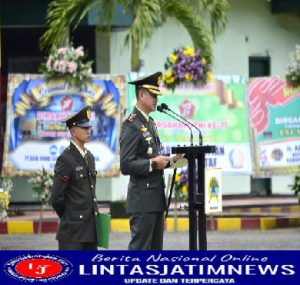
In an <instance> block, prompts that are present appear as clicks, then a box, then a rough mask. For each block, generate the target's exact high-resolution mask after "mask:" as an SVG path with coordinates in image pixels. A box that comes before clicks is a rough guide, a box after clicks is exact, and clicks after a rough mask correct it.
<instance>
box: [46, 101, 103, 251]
mask: <svg viewBox="0 0 300 285" xmlns="http://www.w3.org/2000/svg"><path fill="white" fill-rule="evenodd" d="M90 115H91V108H90V107H85V108H84V109H82V110H81V111H80V112H78V113H77V114H75V115H74V116H72V117H71V118H69V119H68V120H67V121H66V124H67V127H68V128H69V130H70V132H71V136H72V140H71V143H70V146H69V147H67V148H66V149H65V150H64V151H63V153H62V154H61V155H60V156H59V157H58V159H57V161H56V164H55V169H54V174H55V176H54V181H53V191H52V197H51V202H52V206H53V208H54V210H55V211H56V213H57V215H58V216H59V218H60V223H59V227H58V230H57V235H56V239H57V240H58V248H59V249H60V250H96V249H97V214H98V207H97V200H96V195H95V184H96V173H97V172H96V171H95V159H94V156H93V155H92V153H91V152H90V151H89V150H87V149H86V148H85V147H84V145H85V143H87V142H89V140H90V135H91V132H90V127H91V124H90Z"/></svg>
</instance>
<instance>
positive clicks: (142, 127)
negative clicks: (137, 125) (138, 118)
mask: <svg viewBox="0 0 300 285" xmlns="http://www.w3.org/2000/svg"><path fill="white" fill-rule="evenodd" d="M147 130H148V129H147V128H146V127H145V126H144V125H142V126H141V131H142V132H143V133H145V132H147Z"/></svg>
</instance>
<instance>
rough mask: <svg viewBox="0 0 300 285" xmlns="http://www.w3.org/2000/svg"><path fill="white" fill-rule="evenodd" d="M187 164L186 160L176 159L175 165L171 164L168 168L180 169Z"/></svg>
mask: <svg viewBox="0 0 300 285" xmlns="http://www.w3.org/2000/svg"><path fill="white" fill-rule="evenodd" d="M187 163H188V161H187V159H186V158H180V159H178V160H177V161H176V162H175V163H173V164H172V165H171V166H170V167H169V168H172V169H174V168H182V167H184V166H186V165H187Z"/></svg>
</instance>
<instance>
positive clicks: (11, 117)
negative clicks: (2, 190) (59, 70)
mask: <svg viewBox="0 0 300 285" xmlns="http://www.w3.org/2000/svg"><path fill="white" fill-rule="evenodd" d="M8 88H9V93H8V100H7V114H8V116H7V127H6V129H7V132H6V137H5V150H4V163H3V170H4V173H6V174H10V175H17V174H18V175H23V174H32V172H35V171H37V170H39V169H42V168H44V169H45V170H47V171H52V170H53V168H54V164H55V162H56V159H57V157H58V155H59V154H60V153H61V152H62V151H63V150H64V149H65V148H66V147H67V146H68V145H69V141H70V132H69V130H68V129H67V127H66V125H65V124H64V123H63V121H64V120H66V118H68V117H69V116H71V115H73V114H75V113H76V112H78V111H79V110H80V109H82V108H83V107H84V106H87V105H88V106H91V108H92V113H91V123H92V131H91V141H90V143H88V144H87V145H86V146H87V148H88V149H89V150H91V152H92V153H93V154H94V156H95V160H96V169H97V171H98V173H99V175H100V176H116V175H118V174H119V163H118V161H117V155H118V154H117V151H118V147H117V145H118V133H119V126H120V114H122V110H123V105H122V101H123V99H122V98H123V96H124V88H125V78H124V77H123V76H112V75H94V76H93V79H92V80H91V82H89V83H87V84H86V85H85V86H82V87H80V88H77V87H75V86H73V85H70V84H68V83H66V81H64V80H62V79H57V80H50V81H48V80H46V79H45V77H44V76H42V75H32V74H30V75H28V74H27V75H26V74H13V75H10V76H9V86H8Z"/></svg>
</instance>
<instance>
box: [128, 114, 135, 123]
mask: <svg viewBox="0 0 300 285" xmlns="http://www.w3.org/2000/svg"><path fill="white" fill-rule="evenodd" d="M135 118H136V114H130V115H129V117H128V118H127V121H129V122H133V121H134V120H135Z"/></svg>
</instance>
